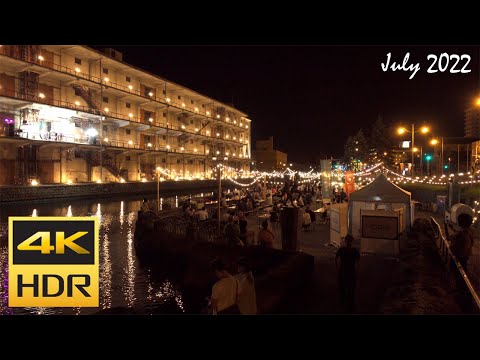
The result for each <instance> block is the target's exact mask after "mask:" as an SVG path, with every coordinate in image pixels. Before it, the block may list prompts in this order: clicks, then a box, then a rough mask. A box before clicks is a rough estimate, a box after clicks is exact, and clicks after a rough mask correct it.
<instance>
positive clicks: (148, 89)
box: [143, 86, 153, 96]
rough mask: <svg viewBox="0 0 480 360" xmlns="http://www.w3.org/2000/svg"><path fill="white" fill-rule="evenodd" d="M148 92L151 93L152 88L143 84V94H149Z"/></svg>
mask: <svg viewBox="0 0 480 360" xmlns="http://www.w3.org/2000/svg"><path fill="white" fill-rule="evenodd" d="M150 93H153V89H152V88H149V87H147V86H145V91H144V93H143V95H144V96H150Z"/></svg>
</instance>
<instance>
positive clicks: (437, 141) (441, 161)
mask: <svg viewBox="0 0 480 360" xmlns="http://www.w3.org/2000/svg"><path fill="white" fill-rule="evenodd" d="M440 139H441V140H440V141H439V140H438V139H432V140H431V141H430V144H432V145H433V146H435V145H437V144H438V143H439V142H441V144H442V150H441V155H440V163H441V164H440V167H441V168H442V175H443V169H444V167H443V136H442V137H441V138H440Z"/></svg>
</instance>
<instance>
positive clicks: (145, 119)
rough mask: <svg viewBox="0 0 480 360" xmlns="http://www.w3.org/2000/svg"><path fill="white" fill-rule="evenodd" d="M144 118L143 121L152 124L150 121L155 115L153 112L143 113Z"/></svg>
mask: <svg viewBox="0 0 480 360" xmlns="http://www.w3.org/2000/svg"><path fill="white" fill-rule="evenodd" d="M143 116H144V118H143V120H144V121H145V122H147V123H148V122H150V121H149V119H150V118H153V113H152V112H151V111H143Z"/></svg>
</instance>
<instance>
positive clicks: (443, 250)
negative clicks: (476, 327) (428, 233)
mask: <svg viewBox="0 0 480 360" xmlns="http://www.w3.org/2000/svg"><path fill="white" fill-rule="evenodd" d="M430 222H431V225H432V228H433V231H434V237H435V245H436V246H437V249H438V252H439V254H440V257H441V258H442V261H443V262H444V263H445V264H446V265H447V268H448V269H452V268H454V269H455V271H456V272H457V273H456V274H455V276H456V277H457V278H458V277H460V278H462V279H463V281H464V283H465V286H466V289H468V292H469V294H470V296H471V300H472V305H473V306H474V309H475V312H480V297H479V294H478V292H477V290H476V289H475V287H474V285H473V284H472V281H471V279H470V278H469V277H468V275H467V273H466V271H465V270H467V269H464V268H463V267H462V265H461V264H460V262H459V261H458V259H457V257H456V256H455V255H454V253H453V251H452V249H451V246H450V244H449V242H448V241H447V239H445V237H444V236H443V234H442V230H441V227H440V225H439V224H438V222H437V221H435V219H434V218H433V217H430ZM458 290H460V289H458Z"/></svg>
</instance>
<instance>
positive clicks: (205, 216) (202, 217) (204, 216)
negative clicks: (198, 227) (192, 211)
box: [198, 210, 208, 221]
mask: <svg viewBox="0 0 480 360" xmlns="http://www.w3.org/2000/svg"><path fill="white" fill-rule="evenodd" d="M207 219H208V212H207V210H200V211H199V212H198V220H200V221H203V220H207Z"/></svg>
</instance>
